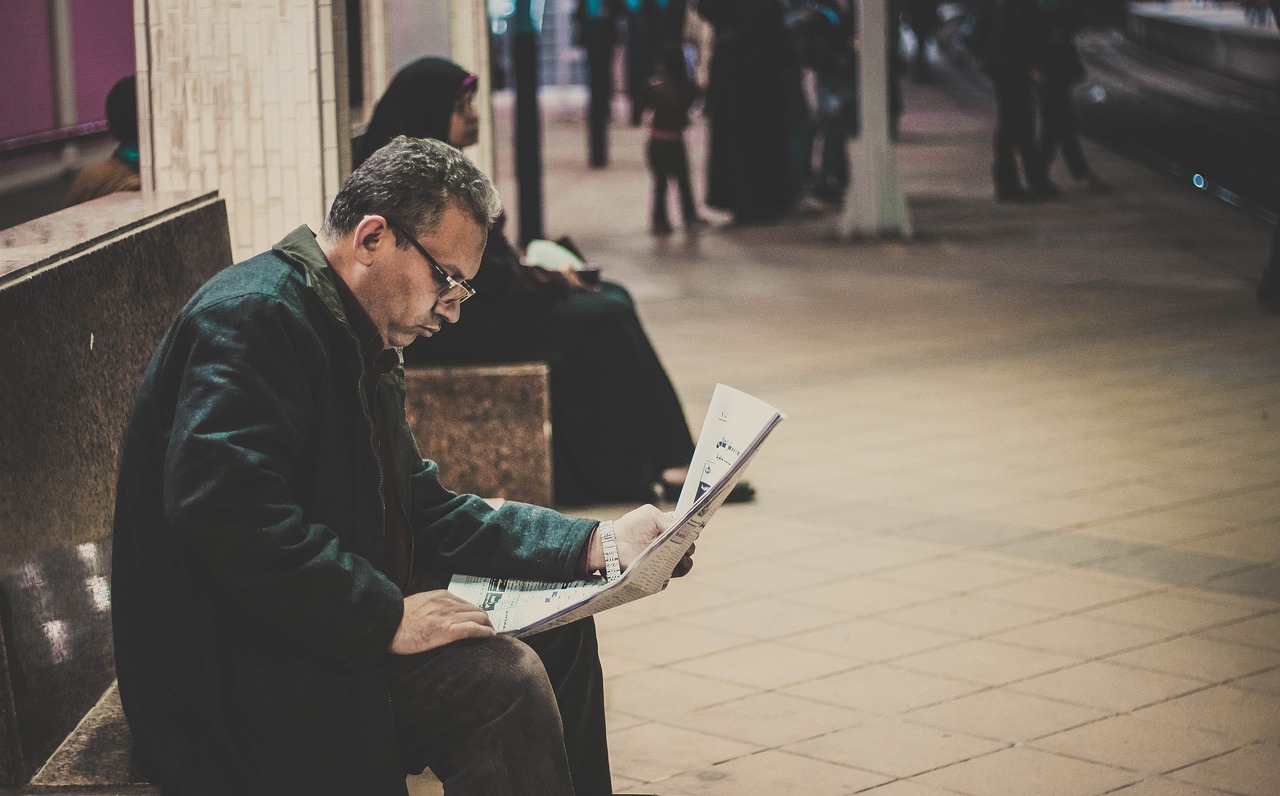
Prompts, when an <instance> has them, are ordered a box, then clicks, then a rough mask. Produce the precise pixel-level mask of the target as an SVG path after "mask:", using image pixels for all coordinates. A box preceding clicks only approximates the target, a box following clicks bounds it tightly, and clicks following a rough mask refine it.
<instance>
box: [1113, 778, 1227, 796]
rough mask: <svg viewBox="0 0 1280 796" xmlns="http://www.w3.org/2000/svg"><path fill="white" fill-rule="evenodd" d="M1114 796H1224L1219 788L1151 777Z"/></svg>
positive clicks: (1119, 791) (1122, 789) (1116, 792)
mask: <svg viewBox="0 0 1280 796" xmlns="http://www.w3.org/2000/svg"><path fill="white" fill-rule="evenodd" d="M1113 793H1114V796H1222V791H1220V790H1218V789H1217V788H1213V789H1209V788H1201V787H1199V786H1198V785H1187V784H1186V783H1182V782H1175V781H1174V780H1172V779H1168V778H1166V777H1151V778H1149V779H1144V780H1143V781H1141V782H1137V783H1134V784H1133V785H1130V786H1128V787H1125V788H1121V789H1120V790H1118V791H1113Z"/></svg>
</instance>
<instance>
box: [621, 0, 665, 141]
mask: <svg viewBox="0 0 1280 796" xmlns="http://www.w3.org/2000/svg"><path fill="white" fill-rule="evenodd" d="M626 3H627V15H626V18H625V19H624V20H623V25H624V26H625V28H626V35H625V41H626V53H627V55H626V58H625V62H626V75H627V101H628V103H629V104H630V111H631V126H632V127H639V126H640V123H641V122H642V121H643V120H644V98H645V94H646V93H647V92H648V90H649V78H650V77H652V76H653V59H654V54H655V53H656V52H657V47H656V42H657V38H656V37H657V36H658V29H659V27H660V26H661V22H660V20H659V19H658V4H657V0H626Z"/></svg>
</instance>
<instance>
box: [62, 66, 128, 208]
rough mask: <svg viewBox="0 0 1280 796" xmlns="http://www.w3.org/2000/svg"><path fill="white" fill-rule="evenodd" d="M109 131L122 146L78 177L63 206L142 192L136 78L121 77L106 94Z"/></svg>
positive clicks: (63, 201) (68, 191) (87, 168)
mask: <svg viewBox="0 0 1280 796" xmlns="http://www.w3.org/2000/svg"><path fill="white" fill-rule="evenodd" d="M107 132H109V133H110V134H111V137H112V138H114V139H115V140H116V141H117V142H119V146H117V147H116V148H115V151H114V152H112V153H111V156H110V157H108V158H106V159H105V160H100V161H98V162H97V163H94V164H93V165H91V166H88V167H86V168H85V169H84V170H82V171H81V172H80V173H79V174H77V175H76V178H75V180H74V181H73V182H72V183H71V187H70V188H69V189H68V190H67V195H66V197H65V198H64V199H63V200H62V206H63V207H71V206H72V205H78V204H80V203H81V202H87V201H89V200H90V199H97V198H98V197H99V196H106V195H107V194H109V193H115V192H117V191H140V190H142V179H141V177H139V176H138V86H137V80H136V78H134V76H133V75H129V76H128V77H124V78H121V79H120V80H119V81H117V82H116V84H115V85H114V86H112V87H111V90H110V91H108V92H107Z"/></svg>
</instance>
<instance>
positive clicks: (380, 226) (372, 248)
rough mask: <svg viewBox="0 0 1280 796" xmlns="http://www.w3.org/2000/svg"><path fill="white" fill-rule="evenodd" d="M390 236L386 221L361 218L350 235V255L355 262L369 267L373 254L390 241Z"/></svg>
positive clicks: (378, 217) (379, 217)
mask: <svg viewBox="0 0 1280 796" xmlns="http://www.w3.org/2000/svg"><path fill="white" fill-rule="evenodd" d="M391 234H392V233H391V230H390V229H389V228H388V227H387V220H386V219H385V218H383V217H382V216H365V217H364V218H362V219H361V220H360V223H359V224H356V228H355V230H354V231H353V232H352V235H351V248H352V254H353V256H354V257H355V258H356V261H357V262H359V263H362V264H364V265H369V264H370V263H371V262H372V261H373V253H374V252H376V251H377V250H378V248H379V247H380V246H384V245H386V243H387V241H388V240H389V239H392V238H391Z"/></svg>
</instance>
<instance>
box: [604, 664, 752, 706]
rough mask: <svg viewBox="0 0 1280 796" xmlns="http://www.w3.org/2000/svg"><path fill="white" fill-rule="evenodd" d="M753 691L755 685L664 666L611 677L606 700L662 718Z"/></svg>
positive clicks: (742, 695)
mask: <svg viewBox="0 0 1280 796" xmlns="http://www.w3.org/2000/svg"><path fill="white" fill-rule="evenodd" d="M750 693H752V689H750V688H747V687H745V686H741V685H735V684H733V683H728V682H725V681H723V680H716V679H712V678H709V677H700V676H698V675H695V674H689V673H688V672H678V671H675V670H674V669H667V668H665V667H663V668H654V669H645V670H643V671H638V672H631V673H628V674H623V675H619V676H617V677H613V678H610V679H609V687H608V688H607V689H606V690H605V704H606V705H607V706H608V707H609V708H610V709H612V710H620V711H622V712H623V713H629V714H631V715H633V716H644V717H646V718H659V717H661V716H665V715H667V714H670V713H676V712H679V711H684V710H693V709H696V708H700V707H706V706H707V705H714V704H716V703H717V702H728V701H729V700H731V699H739V698H741V697H744V696H746V695H747V694H750Z"/></svg>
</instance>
